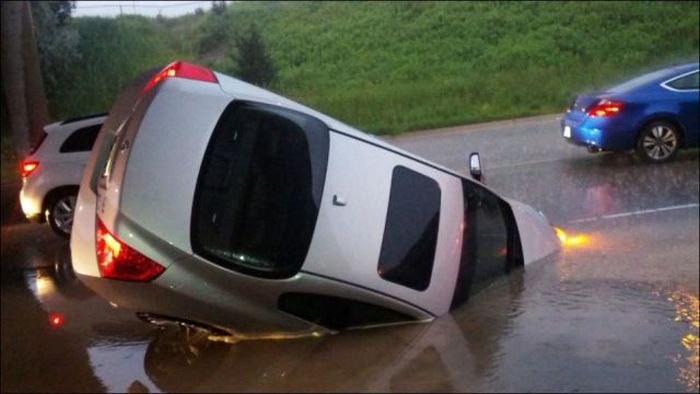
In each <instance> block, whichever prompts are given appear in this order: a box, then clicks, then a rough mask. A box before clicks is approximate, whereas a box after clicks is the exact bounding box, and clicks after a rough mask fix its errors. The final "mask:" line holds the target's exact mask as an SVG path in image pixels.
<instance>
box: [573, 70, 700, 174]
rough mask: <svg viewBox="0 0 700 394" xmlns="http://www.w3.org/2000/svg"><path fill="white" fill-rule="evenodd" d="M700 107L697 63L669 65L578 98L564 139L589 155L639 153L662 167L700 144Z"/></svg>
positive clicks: (574, 103)
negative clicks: (602, 151)
mask: <svg viewBox="0 0 700 394" xmlns="http://www.w3.org/2000/svg"><path fill="white" fill-rule="evenodd" d="M699 105H700V104H699V102H698V63H690V64H685V65H681V66H674V67H668V68H664V69H661V70H657V71H654V72H652V73H649V74H645V75H642V76H640V77H637V78H634V79H632V80H629V81H627V82H624V83H622V84H619V85H616V86H613V87H611V88H608V89H605V90H604V91H602V92H596V93H591V94H584V95H580V96H578V97H576V99H575V100H574V102H573V103H572V104H571V106H570V107H569V108H568V110H567V111H566V114H565V115H564V117H563V119H562V123H561V127H562V135H563V137H564V139H566V140H567V141H569V142H571V143H573V144H576V145H581V146H586V147H588V148H589V150H590V151H600V150H613V151H626V150H631V149H636V151H637V153H638V154H639V156H641V157H642V158H643V159H644V160H647V161H649V162H655V163H661V162H665V161H668V160H670V159H671V158H673V156H675V155H676V153H678V150H679V149H681V148H685V147H694V146H698V117H699V116H700V110H699Z"/></svg>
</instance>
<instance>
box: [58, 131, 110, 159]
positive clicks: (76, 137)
mask: <svg viewBox="0 0 700 394" xmlns="http://www.w3.org/2000/svg"><path fill="white" fill-rule="evenodd" d="M101 127H102V125H101V124H96V125H94V126H89V127H83V128H82V129H78V130H76V131H74V132H73V134H71V135H70V136H69V137H68V138H67V139H66V140H65V141H63V144H62V145H61V148H60V149H59V152H61V153H69V152H87V151H90V150H92V145H94V144H95V139H96V138H97V133H98V132H99V131H100V128H101Z"/></svg>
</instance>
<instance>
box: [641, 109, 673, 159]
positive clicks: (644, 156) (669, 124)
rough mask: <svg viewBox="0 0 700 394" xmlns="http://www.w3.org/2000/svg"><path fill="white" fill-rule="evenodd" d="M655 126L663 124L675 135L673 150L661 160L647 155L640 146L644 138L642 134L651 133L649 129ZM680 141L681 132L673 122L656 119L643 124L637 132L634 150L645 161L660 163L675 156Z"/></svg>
mask: <svg viewBox="0 0 700 394" xmlns="http://www.w3.org/2000/svg"><path fill="white" fill-rule="evenodd" d="M657 126H663V127H667V128H669V129H670V130H671V132H673V134H674V135H675V137H676V148H675V149H674V151H673V152H671V154H670V155H668V156H667V157H665V158H663V159H661V160H657V159H654V158H652V157H649V155H647V153H646V151H645V150H644V148H643V147H642V140H643V139H644V136H646V135H647V134H649V133H651V130H653V129H654V127H657ZM681 143H682V137H681V133H680V132H679V131H678V128H677V127H676V126H675V125H674V124H672V123H670V122H667V121H664V120H657V121H655V122H651V123H649V124H647V125H646V126H644V128H643V129H642V132H641V133H639V136H638V137H637V143H636V149H635V150H636V152H637V155H638V156H639V157H640V158H641V159H642V160H644V161H646V162H647V163H655V164H660V163H665V162H667V161H669V160H672V159H673V158H674V157H675V156H676V154H678V151H679V150H680V148H681Z"/></svg>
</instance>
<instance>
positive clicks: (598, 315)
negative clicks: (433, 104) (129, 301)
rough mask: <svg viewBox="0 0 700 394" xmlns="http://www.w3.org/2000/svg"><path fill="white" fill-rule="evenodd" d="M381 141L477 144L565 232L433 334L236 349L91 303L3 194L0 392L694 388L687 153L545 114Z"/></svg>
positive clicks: (499, 176)
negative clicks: (634, 144) (558, 242)
mask: <svg viewBox="0 0 700 394" xmlns="http://www.w3.org/2000/svg"><path fill="white" fill-rule="evenodd" d="M392 142H394V143H396V144H397V145H399V146H401V147H402V148H404V149H407V150H409V151H412V152H415V153H418V154H420V155H423V156H425V157H427V158H429V159H431V160H434V161H436V162H439V163H441V164H443V165H446V166H449V167H451V168H455V169H457V170H463V163H465V161H466V157H467V155H468V154H469V153H470V152H471V151H479V152H480V153H481V154H482V157H483V158H484V164H485V173H486V181H487V184H488V185H489V186H491V187H492V188H493V189H495V190H496V191H498V192H499V193H502V194H503V195H505V196H507V197H512V198H516V199H519V200H521V201H524V202H526V203H528V204H531V205H533V206H534V207H535V208H537V209H539V210H542V211H543V212H544V213H545V214H546V215H547V216H548V218H549V219H550V221H551V222H552V223H553V224H556V225H557V226H559V227H561V228H563V229H564V230H565V231H566V232H567V233H568V234H569V235H570V238H569V240H568V241H567V243H566V244H565V246H564V248H563V250H562V251H561V252H560V253H558V254H557V255H556V256H552V257H551V258H548V259H546V260H542V261H539V262H536V263H534V264H532V265H529V266H528V267H526V268H525V269H519V270H515V271H514V272H511V274H510V275H508V276H505V277H502V278H499V279H498V280H497V281H495V282H494V283H492V284H491V285H490V286H489V287H487V288H486V289H484V290H482V291H481V292H479V293H478V294H476V295H475V296H472V297H471V298H470V300H469V301H468V302H467V303H466V304H465V305H464V306H462V307H459V308H458V309H456V310H455V311H453V313H451V314H449V315H447V316H444V317H441V318H439V319H436V320H435V321H434V322H432V323H429V324H417V325H406V326H398V327H392V328H382V329H370V330H356V331H346V332H342V333H340V334H338V335H335V336H328V337H321V338H308V339H297V340H267V341H244V342H239V343H237V344H233V345H231V344H226V343H220V342H212V341H207V340H206V338H204V336H202V335H201V333H198V332H194V331H190V332H185V331H178V330H172V329H168V330H160V329H156V328H153V327H150V326H149V325H147V324H144V323H142V322H141V321H140V320H138V319H136V318H135V317H134V315H133V313H130V312H128V311H124V310H120V309H117V308H113V307H112V306H110V305H109V303H107V302H106V301H104V300H102V299H100V298H99V297H97V296H96V295H95V294H94V293H92V292H91V291H90V290H89V289H87V288H86V287H84V286H83V285H81V284H80V282H78V281H77V280H76V279H75V276H74V274H73V273H72V271H71V269H70V251H69V249H68V243H67V242H66V241H64V240H62V239H59V238H58V237H56V236H54V235H53V234H52V233H51V232H50V231H49V230H48V228H46V227H45V226H43V225H36V224H29V223H26V222H24V221H23V220H22V219H21V218H20V217H19V214H18V212H17V205H16V204H17V202H16V198H14V197H13V195H14V193H16V191H15V190H13V188H12V187H5V186H3V189H2V200H3V201H2V204H3V205H2V223H3V224H2V246H1V267H2V287H1V291H2V294H1V300H2V319H1V321H2V332H1V340H2V353H1V355H2V370H1V372H2V374H1V383H2V384H1V389H2V391H3V392H4V391H42V392H45V391H84V392H101V391H129V392H158V391H164V392H165V391H208V392H211V391H352V392H354V391H398V392H407V391H538V392H547V391H615V392H618V391H643V392H669V391H678V392H683V391H690V392H697V391H698V368H699V367H698V357H699V352H698V345H699V342H698V336H699V334H698V329H699V328H698V325H699V320H700V318H699V316H698V315H699V313H700V311H699V307H698V277H699V266H700V262H699V257H698V252H699V249H700V242H699V235H698V233H699V230H700V229H699V222H698V214H699V210H698V191H699V181H698V176H699V169H698V152H697V150H695V151H689V152H684V153H683V154H681V155H679V157H678V159H677V160H676V161H674V162H672V163H669V164H665V165H660V166H659V165H647V164H644V163H641V162H639V161H638V160H637V159H636V158H634V157H633V156H631V155H627V154H597V155H590V154H588V153H586V152H585V149H580V148H575V147H573V146H569V145H568V144H566V143H565V142H563V141H562V140H561V138H560V137H559V135H558V122H557V120H556V119H555V118H554V117H538V118H534V119H528V120H524V121H518V122H499V123H495V124H487V125H480V126H476V127H473V126H471V127H467V128H454V129H451V130H446V131H439V132H432V133H417V134H413V135H409V136H405V137H400V138H394V139H393V141H392ZM56 312H58V313H60V314H61V317H62V318H63V323H62V324H60V325H58V326H57V327H56V326H53V325H52V324H51V323H50V321H49V317H50V316H51V317H54V316H53V315H51V314H52V313H56Z"/></svg>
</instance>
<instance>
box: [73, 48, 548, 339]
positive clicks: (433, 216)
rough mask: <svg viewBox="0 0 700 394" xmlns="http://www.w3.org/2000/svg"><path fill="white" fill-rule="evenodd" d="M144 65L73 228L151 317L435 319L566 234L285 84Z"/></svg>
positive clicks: (93, 269)
mask: <svg viewBox="0 0 700 394" xmlns="http://www.w3.org/2000/svg"><path fill="white" fill-rule="evenodd" d="M148 78H149V73H147V74H145V75H143V76H141V77H140V78H137V81H136V82H135V83H134V85H133V86H131V87H130V88H128V89H127V90H126V91H125V92H124V93H123V94H122V95H121V96H120V98H119V99H118V100H117V102H116V103H115V105H114V106H113V108H112V110H111V112H110V116H109V118H108V119H107V121H106V123H105V126H104V127H103V128H102V130H101V132H100V135H99V136H98V140H97V142H96V145H95V148H94V149H93V152H92V154H91V156H90V159H89V162H88V165H87V169H86V171H85V172H84V174H83V179H82V182H81V187H80V193H79V195H78V205H77V211H76V216H75V226H74V231H73V233H72V235H71V250H72V260H73V265H74V268H75V271H76V273H77V274H78V277H79V279H80V280H81V281H83V282H84V283H85V284H86V285H87V286H88V287H90V288H92V289H93V290H94V291H96V292H97V293H98V294H101V295H102V296H103V297H105V298H107V299H108V300H109V301H110V302H111V303H112V304H113V305H117V306H119V307H124V308H128V309H130V310H133V311H135V312H137V315H138V316H139V317H141V318H142V319H144V320H146V321H149V322H152V323H157V324H167V323H173V322H175V323H183V324H190V325H194V326H197V327H204V328H207V329H210V330H216V331H220V332H224V333H228V334H233V335H237V336H238V337H240V338H244V337H248V338H249V337H256V338H260V337H267V336H276V335H280V334H285V335H313V334H322V333H328V332H334V331H336V330H339V329H343V328H353V327H369V326H378V325H387V324H397V323H403V322H415V321H430V320H432V319H433V318H435V317H437V316H440V315H442V314H445V313H447V312H449V310H450V309H451V308H454V307H456V306H458V305H459V304H461V303H462V302H464V301H465V300H466V299H467V297H468V296H469V293H470V291H471V290H470V288H471V286H472V285H473V284H474V283H476V282H478V281H479V280H480V279H483V278H489V277H492V276H494V275H498V274H502V273H503V272H505V271H507V270H509V269H511V268H512V267H516V266H519V265H523V264H527V263H529V262H531V261H535V260H538V259H540V258H543V257H545V256H547V255H549V254H550V253H552V252H553V251H555V250H557V249H558V248H559V243H558V240H557V238H556V236H555V234H554V231H553V229H552V228H551V227H550V225H549V223H548V222H547V220H546V218H545V217H544V215H543V214H541V213H539V212H537V211H535V210H534V209H533V208H531V207H529V206H527V205H524V204H522V203H519V202H516V201H511V200H506V199H504V198H501V197H499V196H498V195H497V194H495V193H494V192H493V191H491V190H489V189H488V188H487V187H485V186H484V185H483V184H481V183H480V182H477V181H474V180H472V179H470V178H467V177H466V176H463V175H461V174H460V173H457V172H455V171H452V170H449V169H447V168H444V167H441V166H439V165H437V164H433V163H431V162H429V161H427V160H424V159H422V158H420V157H418V156H415V155H412V154H410V153H407V152H404V151H402V150H400V149H398V148H396V147H394V146H392V145H390V144H388V143H386V142H384V141H382V140H380V139H378V138H375V137H372V136H370V135H367V134H365V133H362V132H360V131H358V130H356V129H354V128H352V127H350V126H348V125H346V124H343V123H341V122H339V121H337V120H335V119H333V118H331V117H329V116H326V115H324V114H321V113H319V112H317V111H314V110H312V109H310V108H307V107H305V106H303V105H301V104H298V103H296V102H294V101H291V100H289V99H286V98H284V97H282V96H279V95H276V94H274V93H271V92H269V91H267V90H264V89H261V88H258V87H256V86H253V85H250V84H248V83H245V82H242V81H240V80H237V79H235V78H231V77H228V76H226V75H223V74H220V73H218V72H214V71H212V70H209V69H207V68H204V67H200V66H196V65H192V64H189V63H185V62H175V63H172V64H170V65H169V66H167V67H166V68H165V69H163V70H162V71H160V72H157V73H156V74H155V75H153V76H150V79H148ZM474 159H477V158H476V157H474V156H473V157H472V158H471V160H470V161H471V164H472V166H476V167H478V160H474Z"/></svg>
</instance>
